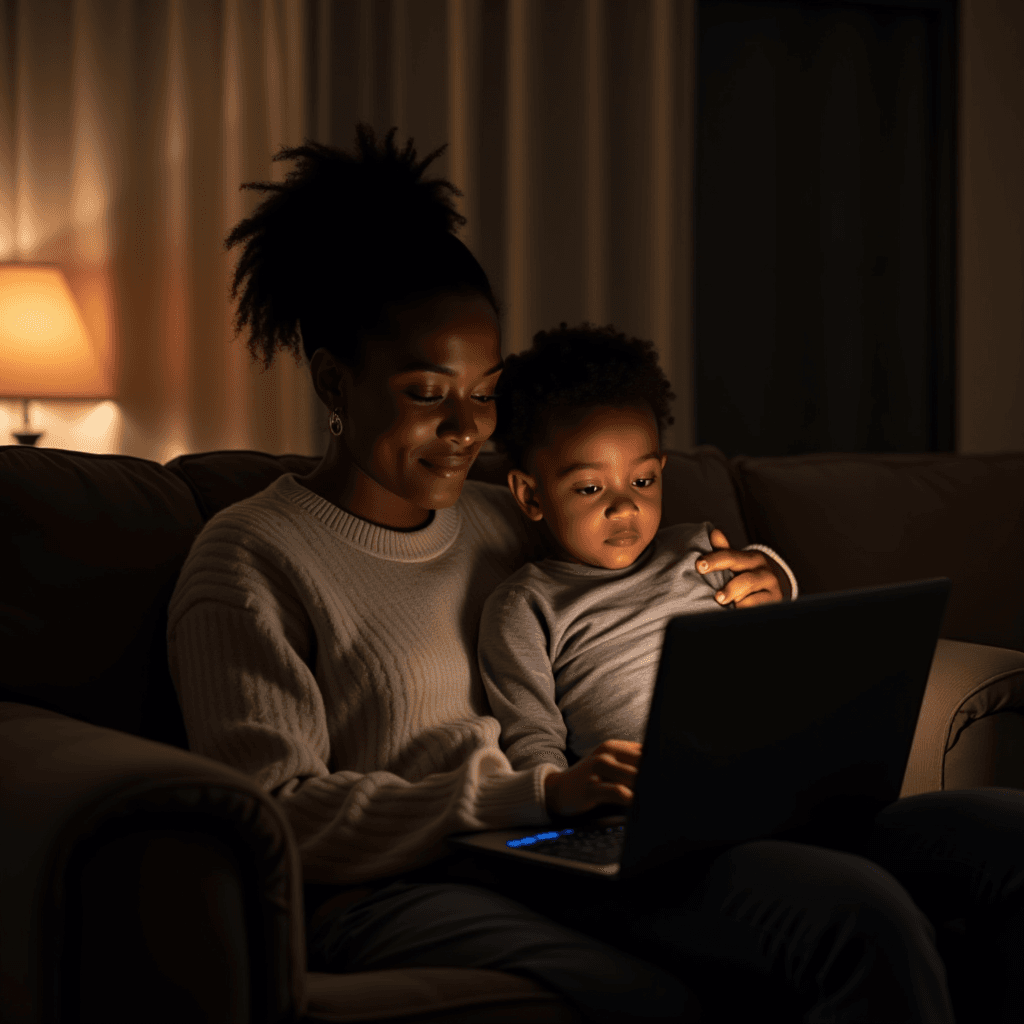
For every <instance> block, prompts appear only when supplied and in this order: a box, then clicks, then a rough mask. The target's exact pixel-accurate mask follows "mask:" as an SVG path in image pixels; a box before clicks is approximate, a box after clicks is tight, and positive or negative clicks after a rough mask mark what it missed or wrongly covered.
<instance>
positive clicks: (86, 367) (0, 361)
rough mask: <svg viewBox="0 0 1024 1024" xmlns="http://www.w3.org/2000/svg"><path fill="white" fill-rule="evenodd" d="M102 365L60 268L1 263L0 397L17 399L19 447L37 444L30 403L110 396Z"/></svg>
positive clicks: (111, 395)
mask: <svg viewBox="0 0 1024 1024" xmlns="http://www.w3.org/2000/svg"><path fill="white" fill-rule="evenodd" d="M111 397H113V392H112V388H111V383H110V380H109V378H108V375H107V374H106V373H105V368H104V366H103V362H102V360H101V359H100V357H99V353H98V352H97V351H96V346H95V344H94V343H93V341H92V339H91V338H90V337H89V332H88V331H87V330H86V328H85V324H84V323H83V322H82V315H81V313H80V312H79V309H78V304H77V303H76V302H75V297H74V295H72V294H71V289H70V287H69V286H68V282H67V278H66V277H65V276H64V273H63V271H62V270H60V268H59V267H54V266H47V265H44V264H39V263H0V398H20V399H21V401H22V403H23V405H22V414H23V417H24V425H23V427H22V430H21V431H12V433H13V434H14V436H15V437H16V438H17V440H18V444H35V443H36V441H38V440H39V438H40V437H41V436H42V432H41V431H39V432H34V431H32V430H31V429H30V427H29V419H28V403H29V402H30V401H31V400H32V399H36V398H96V399H101V398H111Z"/></svg>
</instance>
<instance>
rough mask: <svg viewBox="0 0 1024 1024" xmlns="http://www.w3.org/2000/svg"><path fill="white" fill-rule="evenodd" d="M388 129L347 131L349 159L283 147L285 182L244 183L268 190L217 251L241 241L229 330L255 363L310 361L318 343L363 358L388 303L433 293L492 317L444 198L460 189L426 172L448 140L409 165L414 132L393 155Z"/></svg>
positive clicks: (350, 359) (481, 276) (313, 148)
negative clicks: (289, 163) (241, 337)
mask: <svg viewBox="0 0 1024 1024" xmlns="http://www.w3.org/2000/svg"><path fill="white" fill-rule="evenodd" d="M396 131H397V129H396V128H392V129H391V130H390V131H389V132H388V133H387V135H385V136H384V138H383V140H381V141H378V140H377V138H376V137H375V135H374V132H373V129H372V128H370V127H369V126H368V125H365V124H359V125H357V126H356V146H355V152H354V154H349V153H345V152H342V151H341V150H338V149H334V148H332V147H330V146H324V145H321V144H320V143H318V142H310V141H307V142H306V144H305V145H303V146H299V147H296V148H291V149H289V148H285V147H282V148H281V150H280V152H278V154H277V155H276V156H275V157H274V159H275V160H294V161H295V162H296V166H295V168H294V169H293V170H291V171H289V172H288V175H287V176H286V178H285V180H284V181H283V182H272V181H253V182H247V183H246V184H244V185H242V188H249V189H256V190H258V191H260V192H265V193H268V195H267V197H266V198H265V199H264V200H263V202H261V203H260V205H259V206H258V207H257V208H256V210H255V211H254V212H253V213H252V215H251V216H249V217H246V218H245V219H244V220H242V221H240V222H239V223H238V224H237V225H235V227H234V229H233V230H232V231H231V233H230V234H229V235H228V237H227V238H226V239H225V242H224V245H225V248H227V249H231V248H232V247H233V246H235V245H239V244H243V249H242V254H241V257H240V258H239V260H238V264H237V266H236V268H235V273H234V278H233V281H232V285H231V297H232V298H238V308H237V310H236V313H235V321H234V324H235V333H236V334H238V333H240V332H242V331H243V330H244V329H246V328H248V333H249V337H248V345H249V349H250V351H251V352H252V354H253V356H254V358H257V359H261V360H262V362H263V365H264V366H269V365H270V364H271V362H272V361H273V359H274V356H275V354H276V352H277V350H278V349H290V350H291V351H293V352H294V353H295V357H296V359H298V358H299V357H300V345H301V350H302V351H304V352H305V355H306V357H307V358H308V357H310V356H311V355H312V354H313V353H314V352H315V351H316V350H317V349H318V348H321V347H322V348H326V349H327V350H328V351H330V352H331V353H332V354H333V355H335V356H337V357H338V358H339V359H340V360H341V361H342V362H343V363H345V364H347V365H349V366H353V367H354V366H358V365H359V363H360V362H361V356H362V346H363V339H364V337H365V335H366V333H367V332H372V333H386V317H387V314H388V312H389V311H390V310H391V309H393V308H394V307H395V306H397V305H399V304H401V303H403V302H406V301H409V300H415V299H417V298H426V297H428V296H430V295H435V294H438V293H442V292H467V293H475V294H479V295H482V296H483V297H484V298H485V299H487V301H488V302H489V303H490V304H491V306H492V308H493V309H494V311H495V313H496V314H497V313H498V312H499V309H498V303H497V300H496V299H495V297H494V294H493V292H492V291H491V285H490V282H489V281H488V280H487V275H486V274H485V273H484V270H483V268H482V267H481V266H480V264H479V263H478V262H477V260H476V258H475V257H474V256H473V254H472V253H471V252H470V251H469V249H467V248H466V246H465V245H463V243H462V242H460V241H459V239H458V238H456V237H455V231H456V230H457V228H458V226H459V225H461V224H464V223H465V218H464V217H462V216H461V215H460V214H459V213H458V212H457V211H456V210H455V208H454V206H453V205H452V196H458V195H461V194H462V193H461V192H459V190H458V189H457V188H456V187H455V186H454V185H453V184H452V183H451V182H450V181H447V180H446V179H444V178H424V177H423V172H424V171H425V170H426V168H427V166H428V165H429V164H430V163H431V162H432V161H433V160H435V159H436V158H437V157H438V156H439V155H440V154H441V153H442V152H444V149H445V147H444V146H442V147H441V148H440V149H436V150H434V152H433V153H430V154H429V155H428V156H426V157H424V158H423V159H422V160H420V161H417V159H416V150H415V149H413V142H412V139H409V140H408V142H406V144H405V147H404V148H403V149H401V150H399V149H398V148H397V147H396V146H395V141H394V137H395V132H396Z"/></svg>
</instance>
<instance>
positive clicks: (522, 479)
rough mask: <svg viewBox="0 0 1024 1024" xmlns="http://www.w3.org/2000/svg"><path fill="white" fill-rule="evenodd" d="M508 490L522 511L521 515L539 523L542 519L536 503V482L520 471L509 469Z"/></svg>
mask: <svg viewBox="0 0 1024 1024" xmlns="http://www.w3.org/2000/svg"><path fill="white" fill-rule="evenodd" d="M508 489H509V490H510V491H511V492H512V497H513V498H515V499H516V504H517V505H518V506H519V507H520V508H521V509H522V510H523V514H524V515H526V516H528V517H529V518H530V519H532V520H533V521H534V522H535V523H539V522H540V521H541V520H542V519H543V518H544V513H543V512H541V510H540V502H538V501H537V481H536V480H534V479H533V477H532V476H530V474H529V473H524V472H523V471H522V470H521V469H510V470H509V471H508Z"/></svg>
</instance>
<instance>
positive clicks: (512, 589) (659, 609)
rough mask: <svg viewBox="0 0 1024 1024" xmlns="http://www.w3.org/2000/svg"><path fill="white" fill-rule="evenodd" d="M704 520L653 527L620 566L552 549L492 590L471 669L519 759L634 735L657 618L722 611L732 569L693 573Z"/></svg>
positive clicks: (702, 546) (656, 655)
mask: <svg viewBox="0 0 1024 1024" xmlns="http://www.w3.org/2000/svg"><path fill="white" fill-rule="evenodd" d="M712 529H713V526H712V524H711V523H700V524H696V525H695V524H690V523H687V524H682V525H678V526H669V527H666V528H665V529H663V530H660V531H659V532H658V533H657V534H656V536H655V538H654V540H653V541H652V542H651V543H650V544H649V545H648V546H647V548H646V549H645V550H644V552H643V553H642V554H641V555H640V557H639V558H638V559H637V560H636V561H635V562H634V563H633V564H632V565H631V566H628V567H627V568H625V569H599V568H595V567H594V566H589V565H575V564H573V563H571V562H561V561H556V560H555V559H551V558H548V559H545V560H544V561H542V562H535V563H530V564H528V565H524V566H523V567H522V568H521V569H520V570H518V572H516V573H514V574H513V575H512V576H510V577H509V578H508V579H507V580H505V582H504V583H502V584H500V585H499V586H498V588H497V589H496V590H495V591H494V592H493V593H492V594H491V596H490V597H489V598H488V599H487V601H486V603H485V604H484V610H483V617H482V619H481V623H480V643H479V649H478V652H479V659H480V672H481V675H482V677H483V681H484V685H485V687H486V688H487V697H488V699H489V701H490V704H491V710H492V712H493V714H494V715H495V717H496V718H497V719H498V721H499V722H500V723H501V746H502V748H503V749H504V750H505V752H506V754H507V756H508V759H509V761H511V762H512V766H513V767H514V768H516V769H517V770H519V769H523V768H526V767H528V766H530V765H535V764H539V763H546V764H554V765H557V766H559V767H561V768H564V767H567V761H566V756H565V751H566V750H571V751H572V752H573V754H575V755H576V757H583V756H584V755H586V754H588V753H589V752H590V751H591V750H593V749H594V747H596V746H597V745H598V744H599V743H601V742H602V741H603V740H606V739H621V740H636V741H637V742H642V741H643V738H644V728H645V726H646V724H647V710H648V707H649V706H650V702H651V693H652V692H653V690H654V680H655V677H656V676H657V672H658V662H659V660H660V657H661V647H662V642H663V640H664V636H665V627H666V625H667V624H668V621H669V619H671V618H673V617H674V616H676V615H688V614H691V613H694V612H711V611H721V610H723V609H722V606H721V605H719V604H718V602H717V601H716V600H715V592H716V591H717V590H719V589H721V588H722V587H723V586H725V584H726V583H727V582H728V581H729V580H730V579H731V578H732V573H731V572H729V570H725V571H722V572H709V573H708V574H707V575H705V576H702V575H701V574H700V573H699V572H697V568H696V563H697V559H698V557H699V556H700V555H701V554H702V553H709V552H711V551H712V550H713V548H712V545H711V540H710V538H709V536H708V535H709V533H710V532H711V530H712Z"/></svg>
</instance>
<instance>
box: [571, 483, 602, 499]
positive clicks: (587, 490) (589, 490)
mask: <svg viewBox="0 0 1024 1024" xmlns="http://www.w3.org/2000/svg"><path fill="white" fill-rule="evenodd" d="M599 490H601V488H600V486H599V485H598V484H587V486H586V487H577V488H576V493H577V494H586V495H587V496H588V497H589V496H590V495H592V494H597V492H598V491H599Z"/></svg>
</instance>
